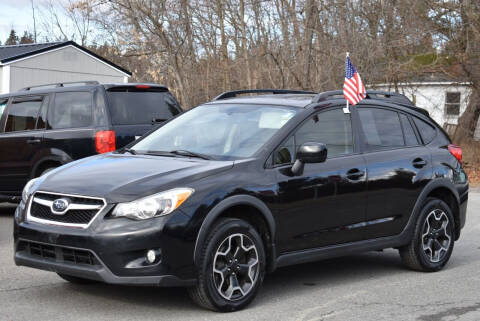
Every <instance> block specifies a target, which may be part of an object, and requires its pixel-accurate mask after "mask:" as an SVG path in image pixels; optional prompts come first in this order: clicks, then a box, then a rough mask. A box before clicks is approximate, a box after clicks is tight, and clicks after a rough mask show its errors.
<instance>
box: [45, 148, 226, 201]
mask: <svg viewBox="0 0 480 321" xmlns="http://www.w3.org/2000/svg"><path fill="white" fill-rule="evenodd" d="M232 166H233V161H210V160H202V159H196V158H186V157H166V156H149V155H127V154H104V155H98V156H93V157H89V158H86V159H82V160H79V161H76V162H73V163H70V164H67V165H65V166H62V167H59V168H58V169H56V170H54V171H52V172H50V173H48V174H46V175H45V176H43V177H42V182H41V183H40V184H39V185H38V187H37V188H36V190H42V191H47V192H55V193H62V194H75V195H85V196H96V197H103V198H105V199H106V200H107V201H108V202H128V201H132V200H135V199H138V198H140V197H144V196H148V195H151V194H154V193H158V192H161V191H164V190H167V189H170V188H175V187H189V184H191V183H192V182H194V181H196V180H198V179H201V178H204V177H207V176H210V175H213V174H216V173H219V172H222V171H225V170H228V169H230V168H232Z"/></svg>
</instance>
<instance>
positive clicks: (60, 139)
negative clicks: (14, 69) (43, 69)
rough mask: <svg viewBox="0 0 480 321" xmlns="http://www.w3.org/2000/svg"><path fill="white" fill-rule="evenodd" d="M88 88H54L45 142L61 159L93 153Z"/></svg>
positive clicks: (93, 142) (90, 102)
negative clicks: (75, 89)
mask: <svg viewBox="0 0 480 321" xmlns="http://www.w3.org/2000/svg"><path fill="white" fill-rule="evenodd" d="M92 106H93V94H92V92H91V91H65V92H57V93H55V94H54V96H53V102H52V103H51V104H50V107H49V110H48V128H47V130H46V131H45V136H44V139H45V146H46V147H47V148H49V149H50V150H51V153H52V154H53V155H57V156H58V157H60V158H62V162H68V161H70V160H72V159H80V158H83V157H87V156H91V155H94V154H96V150H95V132H96V129H95V127H94V125H93V111H92V109H93V108H92Z"/></svg>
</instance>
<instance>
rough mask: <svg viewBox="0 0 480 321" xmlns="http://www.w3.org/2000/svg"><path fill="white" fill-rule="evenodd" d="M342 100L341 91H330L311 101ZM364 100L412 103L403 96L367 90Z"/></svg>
mask: <svg viewBox="0 0 480 321" xmlns="http://www.w3.org/2000/svg"><path fill="white" fill-rule="evenodd" d="M343 98H344V97H343V90H332V91H326V92H323V93H320V94H318V95H316V96H315V97H314V98H313V99H312V103H318V102H320V101H323V100H327V99H343ZM365 98H366V99H380V100H391V101H394V102H396V103H400V104H404V105H411V106H413V103H412V102H411V101H410V99H408V98H407V97H405V95H402V94H399V93H394V92H388V91H380V90H367V97H365Z"/></svg>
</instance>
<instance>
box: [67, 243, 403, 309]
mask: <svg viewBox="0 0 480 321" xmlns="http://www.w3.org/2000/svg"><path fill="white" fill-rule="evenodd" d="M397 273H409V271H408V270H406V269H405V268H404V267H403V265H402V263H401V261H400V258H399V255H398V253H397V251H393V250H389V251H386V253H377V252H372V253H364V254H359V255H354V256H348V257H343V258H337V259H330V260H324V261H319V262H314V263H306V264H301V265H295V266H290V267H284V268H279V269H277V270H276V271H275V272H274V273H272V274H268V275H267V276H266V278H265V281H264V284H263V287H262V289H261V292H260V293H259V295H258V296H257V298H256V300H254V301H253V303H252V304H251V305H250V307H251V308H254V307H255V306H258V305H264V304H268V303H269V302H277V301H279V300H282V298H284V297H285V298H287V297H291V296H292V295H293V294H295V295H301V294H302V292H305V291H311V290H312V287H316V288H317V289H318V288H325V289H326V288H328V287H332V286H342V285H345V284H346V283H352V282H362V281H365V280H367V279H370V278H379V277H382V276H385V277H387V276H390V277H391V276H392V274H397ZM65 286H66V287H70V288H74V289H75V290H76V291H79V292H81V293H83V294H86V295H88V296H95V297H98V298H99V299H100V298H108V301H110V300H114V301H117V302H121V303H125V304H129V305H130V304H132V305H140V306H143V307H148V308H152V307H155V309H157V311H158V309H160V308H163V309H168V310H173V309H182V311H184V312H185V311H196V313H198V311H199V308H198V307H197V306H196V305H194V304H193V302H192V301H191V300H190V299H189V298H188V295H187V291H186V290H185V289H183V288H156V287H137V286H117V285H108V284H92V285H87V286H85V285H84V286H81V285H74V284H66V285H65ZM101 301H102V300H99V302H101ZM200 311H203V310H201V309H200Z"/></svg>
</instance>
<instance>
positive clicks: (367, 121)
mask: <svg viewBox="0 0 480 321" xmlns="http://www.w3.org/2000/svg"><path fill="white" fill-rule="evenodd" d="M358 114H359V115H360V122H361V124H362V129H363V133H364V135H365V140H366V144H367V147H368V149H369V150H376V149H384V148H389V147H402V146H405V141H404V138H403V132H402V127H401V125H400V118H399V117H398V113H397V112H394V111H391V110H387V109H381V108H359V109H358Z"/></svg>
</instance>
